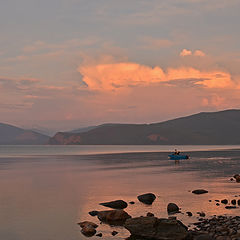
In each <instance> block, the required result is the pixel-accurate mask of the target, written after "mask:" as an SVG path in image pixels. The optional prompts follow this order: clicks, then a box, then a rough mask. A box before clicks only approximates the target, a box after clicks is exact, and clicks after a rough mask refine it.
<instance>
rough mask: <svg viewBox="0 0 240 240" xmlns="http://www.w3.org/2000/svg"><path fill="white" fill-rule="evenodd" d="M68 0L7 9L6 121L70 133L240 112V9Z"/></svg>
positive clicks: (0, 68) (0, 53) (2, 86)
mask: <svg viewBox="0 0 240 240" xmlns="http://www.w3.org/2000/svg"><path fill="white" fill-rule="evenodd" d="M60 2H61V4H60V3H59V1H55V0H54V1H50V2H49V1H46V0H42V1H40V2H37V1H35V0H33V1H31V4H29V1H28V0H22V1H21V2H20V1H17V0H13V1H4V2H3V3H2V4H1V8H0V26H1V37H0V116H1V119H0V122H7V123H12V124H15V125H18V126H26V127H31V126H33V125H35V124H37V125H40V126H44V127H47V128H48V127H49V128H54V129H57V130H64V129H71V128H75V127H81V126H87V125H92V124H99V123H104V122H133V123H135V122H138V123H143V122H157V121H162V120H166V119H170V118H173V117H178V116H183V115H187V114H192V113H196V112H200V111H216V110H221V109H228V108H240V97H239V96H240V94H239V91H240V68H239V64H240V48H239V41H240V30H239V26H238V24H239V21H240V17H239V9H240V2H239V1H236V0H233V1H225V0H213V1H211V2H209V1H205V0H199V1H190V0H183V1H181V3H180V2H179V1H175V0H169V1H166V2H161V1H157V0H153V1H137V0H132V1H130V2H129V1H125V0H123V1H118V2H116V1H111V2H110V1H107V0H103V1H95V0H93V1H91V2H90V1H85V0H79V1H72V0H71V1H67V0H62V1H60ZM46 9H47V11H46ZM43 12H44V17H43ZM22 16H25V17H24V18H22Z"/></svg>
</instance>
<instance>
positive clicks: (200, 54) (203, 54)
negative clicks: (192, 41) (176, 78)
mask: <svg viewBox="0 0 240 240" xmlns="http://www.w3.org/2000/svg"><path fill="white" fill-rule="evenodd" d="M193 55H194V56H198V57H204V56H206V54H205V53H204V52H203V51H201V50H196V51H195V52H194V54H193Z"/></svg>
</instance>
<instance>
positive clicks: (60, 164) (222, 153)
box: [0, 146, 240, 240]
mask: <svg viewBox="0 0 240 240" xmlns="http://www.w3.org/2000/svg"><path fill="white" fill-rule="evenodd" d="M175 148H177V149H179V150H181V151H184V152H186V153H187V154H189V155H190V159H189V160H184V161H181V162H180V163H179V164H175V162H174V161H171V160H168V158H167V155H168V153H169V152H170V151H171V150H174V149H175ZM239 166H240V146H0V239H4V240H66V239H68V240H78V239H87V238H85V237H84V236H83V235H82V234H81V232H80V228H79V226H78V225H77V222H79V221H84V220H90V221H93V222H95V223H98V224H99V221H98V219H97V218H96V217H91V216H90V215H89V214H88V212H89V211H91V210H106V209H107V208H105V207H103V206H100V205H99V203H101V202H105V201H111V200H117V199H123V200H125V201H126V202H129V201H135V204H134V205H129V206H128V208H126V211H127V212H128V213H129V214H130V215H132V216H133V217H135V216H141V215H143V216H144V215H146V213H147V212H152V213H154V214H155V215H156V216H157V217H167V216H168V215H167V212H166V206H167V204H168V203H169V202H174V203H176V204H178V206H179V207H181V210H182V213H184V214H177V218H178V219H180V220H182V221H183V222H184V223H185V224H190V223H193V222H196V220H197V214H196V212H198V211H204V212H205V213H206V214H207V216H212V215H214V214H230V215H240V209H239V208H237V209H232V210H228V209H225V206H224V205H223V204H220V206H216V202H215V201H214V200H218V199H220V200H221V199H224V198H227V199H228V200H232V199H240V196H239V195H240V183H236V182H233V181H230V178H231V177H232V175H234V174H235V173H240V167H239ZM197 188H204V189H206V190H208V191H209V193H207V194H203V195H194V194H192V193H191V190H194V189H197ZM148 192H153V193H155V195H156V196H157V199H156V200H155V202H154V203H153V204H152V205H151V206H146V205H144V204H142V203H140V202H138V200H137V195H139V194H142V193H148ZM209 200H212V201H211V202H209ZM186 211H191V212H192V213H193V215H194V216H193V217H187V216H186V214H185V212H186ZM97 230H98V232H102V233H103V238H102V239H107V240H108V239H117V240H120V239H125V238H126V237H128V236H129V233H128V232H127V231H126V230H125V229H124V228H122V227H110V226H108V225H106V224H100V225H99V227H98V229H97ZM113 230H116V231H118V232H119V234H118V235H116V236H114V237H113V236H112V235H111V232H112V231H113ZM92 239H99V238H98V237H92Z"/></svg>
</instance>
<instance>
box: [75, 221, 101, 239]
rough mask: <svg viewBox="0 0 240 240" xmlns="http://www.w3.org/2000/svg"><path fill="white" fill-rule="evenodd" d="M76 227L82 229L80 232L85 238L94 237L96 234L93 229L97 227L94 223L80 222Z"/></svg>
mask: <svg viewBox="0 0 240 240" xmlns="http://www.w3.org/2000/svg"><path fill="white" fill-rule="evenodd" d="M78 225H80V227H81V228H82V230H81V232H82V234H83V235H85V236H87V237H91V236H93V235H95V233H96V229H95V228H97V227H98V225H97V224H96V223H93V222H89V221H84V222H80V223H78Z"/></svg>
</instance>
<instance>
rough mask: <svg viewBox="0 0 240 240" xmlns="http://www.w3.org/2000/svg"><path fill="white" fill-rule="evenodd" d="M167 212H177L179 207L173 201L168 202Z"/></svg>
mask: <svg viewBox="0 0 240 240" xmlns="http://www.w3.org/2000/svg"><path fill="white" fill-rule="evenodd" d="M167 212H168V214H174V213H178V212H179V207H178V205H177V204H175V203H169V204H168V206H167Z"/></svg>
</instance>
